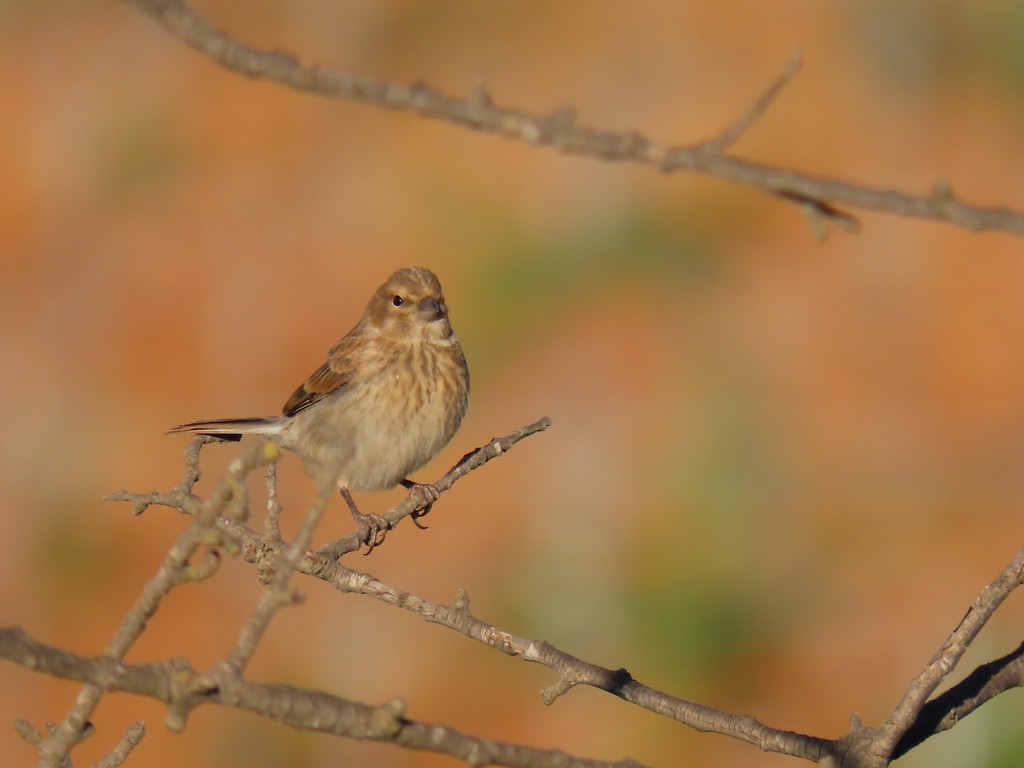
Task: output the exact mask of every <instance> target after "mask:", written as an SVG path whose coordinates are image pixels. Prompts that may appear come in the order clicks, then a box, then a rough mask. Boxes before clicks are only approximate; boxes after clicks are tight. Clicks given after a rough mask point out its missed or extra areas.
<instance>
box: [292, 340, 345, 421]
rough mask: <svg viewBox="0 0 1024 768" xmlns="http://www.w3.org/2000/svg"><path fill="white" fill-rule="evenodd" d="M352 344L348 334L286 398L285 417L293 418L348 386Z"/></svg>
mask: <svg viewBox="0 0 1024 768" xmlns="http://www.w3.org/2000/svg"><path fill="white" fill-rule="evenodd" d="M353 342H354V337H353V336H352V335H351V334H350V335H348V336H346V337H345V338H343V339H342V340H341V341H339V342H338V343H337V344H335V345H334V347H333V348H332V349H331V351H330V354H328V356H327V362H325V363H324V364H323V365H321V366H320V367H319V368H317V369H316V370H315V371H314V372H313V374H312V375H311V376H310V377H309V378H308V379H306V381H305V383H303V384H302V385H301V386H300V387H299V388H298V389H296V390H295V392H293V393H292V396H291V397H289V398H288V402H287V403H285V404H284V409H283V412H284V415H285V416H294V415H295V414H296V413H298V412H299V411H302V410H305V409H306V408H309V406H311V405H313V403H316V402H318V401H320V400H323V399H324V398H325V397H327V395H329V394H331V393H333V392H337V391H338V390H340V389H342V388H344V387H346V386H348V383H349V382H350V381H351V380H352V376H353V374H354V373H355V366H354V365H353V364H352V362H353V356H352V355H351V354H348V352H349V350H351V349H352V347H353V346H354V344H353Z"/></svg>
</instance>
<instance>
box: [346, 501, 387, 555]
mask: <svg viewBox="0 0 1024 768" xmlns="http://www.w3.org/2000/svg"><path fill="white" fill-rule="evenodd" d="M352 517H353V518H355V521H356V523H358V524H359V527H360V528H362V527H363V526H366V534H365V535H364V536H363V543H364V544H365V545H366V551H365V552H364V553H363V557H365V556H366V555H368V554H370V553H371V552H373V550H374V549H375V548H376V547H379V546H380V545H381V544H383V543H384V537H385V536H387V533H388V531H390V530H391V523H389V522H388V521H387V520H385V519H384V518H383V517H381V516H380V515H364V514H361V513H358V512H357V513H354V514H353V515H352Z"/></svg>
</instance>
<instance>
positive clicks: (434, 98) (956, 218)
mask: <svg viewBox="0 0 1024 768" xmlns="http://www.w3.org/2000/svg"><path fill="white" fill-rule="evenodd" d="M124 2H126V3H128V4H130V5H134V6H136V7H137V8H139V9H140V10H142V11H143V12H145V13H146V14H148V15H149V16H151V17H152V18H153V19H155V20H156V21H157V22H158V23H159V24H160V25H161V26H162V27H163V28H164V29H165V30H167V31H168V32H169V33H170V34H172V35H174V36H175V37H177V38H179V39H180V40H182V41H184V42H185V43H187V44H188V45H189V46H191V47H192V48H194V49H195V50H197V51H199V52H200V53H202V54H204V55H205V56H207V57H209V58H211V59H213V60H214V61H216V62H217V63H218V64H220V65H221V66H223V67H225V68H226V69H228V70H231V71H232V72H236V73H238V74H241V75H244V76H246V77H251V78H261V79H266V80H271V81H273V82H276V83H280V84H281V85H284V86H286V87H288V88H292V89H294V90H296V91H304V92H309V93H315V94H318V95H321V96H325V97H328V98H333V99H342V100H347V101H358V102H362V103H365V104H370V105H373V106H376V107H382V108H384V109H391V110H401V111H411V112H415V113H416V114H418V115H420V116H422V117H427V118H431V119H434V120H441V121H443V122H446V123H449V124H451V125H456V126H461V127H464V128H470V129H472V130H475V131H482V132H484V133H492V134H495V135H498V136H501V137H503V138H506V139H511V140H514V141H520V142H524V143H527V144H531V145H535V146H543V147H548V148H549V149H554V150H556V151H558V152H561V153H563V154H567V155H578V156H581V157H591V158H596V159H600V160H609V161H623V162H631V163H639V164H642V165H649V166H653V167H654V168H656V169H658V170H660V171H662V172H664V173H673V172H677V171H694V172H697V173H704V174H708V175H710V176H714V177H716V178H719V179H722V180H723V181H729V182H732V183H734V184H739V185H743V186H749V187H754V188H757V189H760V190H761V191H763V192H766V193H769V194H772V195H775V196H778V197H780V198H781V199H784V200H789V201H792V202H796V203H798V204H799V205H801V206H802V207H803V208H804V210H805V211H809V212H812V213H814V214H815V215H816V216H819V217H821V218H822V219H823V220H825V221H829V222H833V223H839V224H841V225H842V226H844V227H845V228H851V227H852V226H855V225H856V221H855V220H854V219H853V218H852V216H850V215H849V214H848V213H844V212H843V211H842V210H841V209H842V208H847V209H852V210H860V211H874V212H877V213H886V214H891V215H896V216H903V217H911V218H921V219H929V220H932V221H942V222H946V223H949V224H953V225H955V226H958V227H962V228H964V229H968V230H973V231H982V230H996V231H1002V232H1007V233H1010V234H1014V235H1017V236H1024V213H1022V212H1020V211H1016V210H1012V209H1010V208H1006V207H984V206H976V205H970V204H967V203H965V202H963V201H961V200H960V199H959V198H958V197H957V196H956V194H955V193H954V192H953V189H952V187H951V186H950V184H949V183H948V182H946V181H944V180H938V181H936V182H935V184H934V185H933V188H932V190H931V193H930V194H924V195H921V194H911V193H908V192H903V191H900V190H898V189H892V188H883V187H873V186H869V185H866V184H855V183H851V182H847V181H843V180H841V179H835V178H829V177H825V176H817V175H814V174H810V173H803V172H800V171H795V170H792V169H788V168H781V167H778V166H772V165H768V164H765V163H759V162H756V161H753V160H747V159H744V158H740V157H737V156H735V155H729V154H726V153H725V151H726V150H727V149H728V148H729V146H731V145H732V144H733V143H734V142H735V141H736V140H737V139H738V138H739V136H740V135H741V134H743V133H744V132H746V131H747V130H748V129H749V128H750V127H751V126H752V125H753V124H754V123H755V122H756V120H757V119H758V117H760V115H761V114H762V113H763V112H764V110H765V109H766V108H767V107H768V105H769V104H770V103H771V101H772V100H773V99H774V98H775V96H776V95H777V94H778V92H779V91H780V90H781V89H782V87H784V86H785V84H786V83H787V82H788V81H789V79H790V78H791V77H792V75H793V74H794V73H795V71H796V65H795V64H793V63H792V62H791V63H790V64H789V65H788V66H787V68H786V70H785V71H784V72H783V74H782V76H781V77H780V78H779V80H778V81H776V83H775V84H773V86H772V87H771V88H769V89H768V91H767V92H766V93H765V95H764V96H762V97H761V99H759V100H758V101H757V102H755V104H754V105H753V107H751V108H750V109H749V110H747V112H745V113H744V115H743V116H741V118H740V119H739V120H737V121H736V122H735V123H734V124H733V125H732V126H730V127H729V128H727V129H726V130H725V131H724V132H723V133H722V134H720V135H719V136H718V137H716V138H713V139H710V140H708V141H705V142H701V143H697V144H676V145H668V144H661V143H658V142H655V141H652V140H650V139H648V138H647V137H645V136H643V135H642V134H640V133H638V132H636V131H629V132H616V131H609V130H603V129H599V128H591V127H588V126H583V125H580V124H579V123H578V121H577V116H576V112H575V110H574V109H572V108H571V107H563V108H562V109H558V110H556V111H554V112H552V113H549V114H539V113H532V112H529V111H526V110H523V109H516V108H511V107H502V106H498V105H497V104H496V103H495V102H494V101H493V100H492V99H491V96H490V95H489V94H488V93H487V91H486V90H484V89H478V90H477V91H476V92H475V93H474V94H473V95H472V96H470V97H468V98H458V97H455V96H450V95H448V94H445V93H443V92H441V91H439V90H438V89H436V88H433V87H431V86H429V85H426V84H424V83H412V84H405V83H389V82H385V81H383V80H379V79H376V78H373V77H370V76H367V75H357V74H353V73H350V72H346V71H344V70H340V69H334V68H331V67H324V66H320V65H318V64H310V63H306V62H304V61H301V60H300V59H299V58H297V57H296V56H293V55H292V54H290V53H286V52H284V51H276V50H263V49H259V48H254V47H252V46H249V45H246V44H244V43H241V42H239V41H237V40H235V39H234V38H232V37H231V36H230V35H228V34H226V33H225V32H222V31H220V30H218V29H216V28H215V27H213V26H212V25H210V24H209V23H208V22H207V21H206V20H205V19H203V18H202V17H201V16H200V15H199V14H197V13H195V12H194V11H193V10H192V9H191V8H190V7H189V6H188V5H187V4H186V3H185V2H184V0H124Z"/></svg>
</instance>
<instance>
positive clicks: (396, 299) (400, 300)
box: [391, 296, 405, 307]
mask: <svg viewBox="0 0 1024 768" xmlns="http://www.w3.org/2000/svg"><path fill="white" fill-rule="evenodd" d="M391 303H392V304H394V305H395V306H396V307H400V306H402V305H403V304H404V303H405V299H403V298H402V297H401V296H393V297H392V298H391Z"/></svg>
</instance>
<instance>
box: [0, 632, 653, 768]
mask: <svg viewBox="0 0 1024 768" xmlns="http://www.w3.org/2000/svg"><path fill="white" fill-rule="evenodd" d="M0 657H3V658H7V659H10V660H12V661H14V662H16V663H18V664H20V665H22V666H23V667H25V668H27V669H31V670H34V671H37V672H42V673H44V674H49V675H53V676H56V677H61V678H65V679H68V680H77V681H79V682H82V683H85V684H86V687H88V688H95V689H97V690H99V691H101V692H103V693H106V692H108V691H121V692H127V693H135V694H138V695H141V696H148V697H150V698H154V699H158V700H160V701H163V702H165V703H167V704H169V705H176V707H173V706H172V708H180V709H192V708H194V707H196V706H199V705H200V704H206V703H216V704H221V705H224V706H231V707H237V708H239V709H245V710H249V711H251V712H255V713H257V714H260V715H263V716H264V717H268V718H271V719H273V720H277V721H278V722H281V723H284V724H285V725H289V726H292V727H294V728H301V729H303V730H308V731H318V732H321V733H330V734H334V735H337V736H347V737H350V738H357V739H366V740H371V741H380V742H391V743H394V744H398V745H401V746H404V747H408V748H411V749H418V750H424V751H428V752H434V753H438V754H446V755H450V756H452V757H454V758H457V759H459V760H462V761H464V762H466V763H468V764H469V765H505V766H516V767H521V768H544V767H545V766H551V767H552V768H554V767H555V766H558V767H559V768H643V766H641V765H640V764H639V763H637V762H634V761H631V760H623V761H614V762H612V761H605V760H588V759H585V758H580V757H575V756H572V755H569V754H566V753H565V752H561V751H558V750H550V749H539V748H534V747H527V746H522V745H518V744H508V743H502V742H497V741H491V740H489V739H483V738H480V737H477V736H470V735H468V734H464V733H461V732H459V731H457V730H455V729H454V728H449V727H448V726H446V725H441V724H436V723H422V722H417V721H414V720H410V719H408V718H406V716H405V705H404V704H403V703H402V702H401V701H398V700H395V701H391V702H388V703H386V704H384V705H382V706H379V707H372V706H369V705H366V704H361V703H359V702H354V701H348V700H346V699H342V698H340V697H338V696H334V695H331V694H328V693H323V692H320V691H311V690H303V689H299V688H294V687H292V686H290V685H282V684H273V683H254V682H249V681H246V680H242V679H241V678H239V677H237V676H232V675H224V676H218V675H216V674H215V675H200V674H198V673H197V672H196V671H195V670H194V669H192V667H191V666H189V664H188V663H187V662H185V661H182V660H177V661H173V662H164V663H160V664H139V665H127V664H122V663H120V662H118V661H116V660H114V659H112V658H110V657H109V656H98V657H91V658H89V657H82V656H78V655H76V654H73V653H70V652H68V651H64V650H61V649H59V648H55V647H53V646H49V645H45V644H43V643H40V642H38V641H37V640H35V639H34V638H32V637H31V636H30V635H29V634H28V633H27V632H25V631H24V630H23V629H21V628H17V627H14V628H3V629H0ZM173 724H175V723H173V722H172V725H173Z"/></svg>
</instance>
